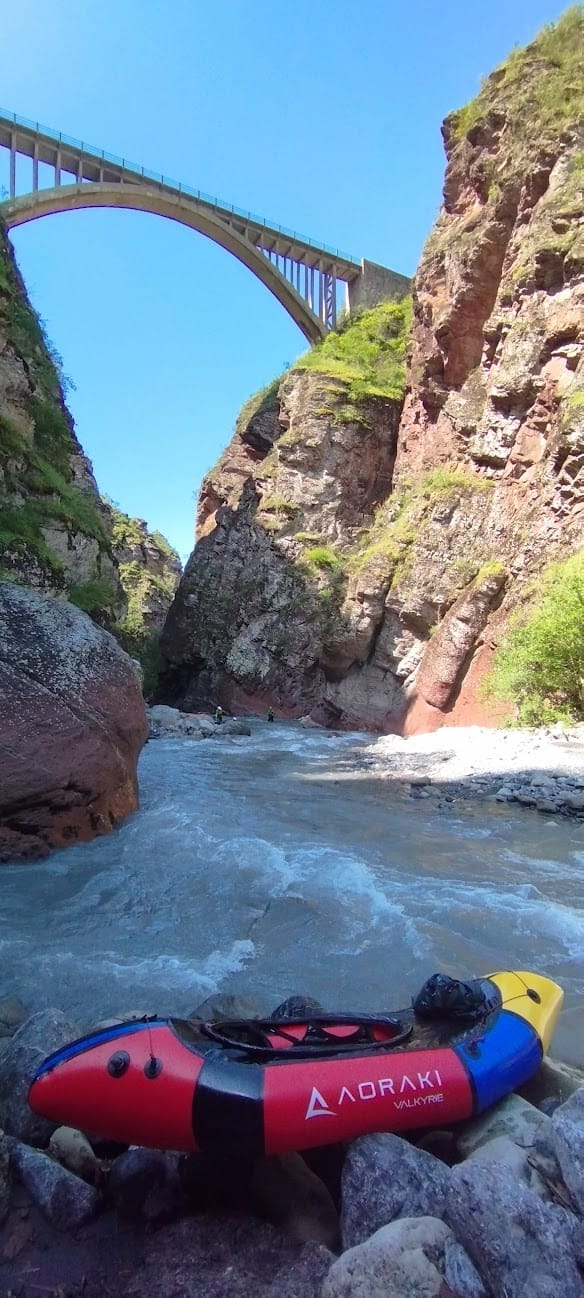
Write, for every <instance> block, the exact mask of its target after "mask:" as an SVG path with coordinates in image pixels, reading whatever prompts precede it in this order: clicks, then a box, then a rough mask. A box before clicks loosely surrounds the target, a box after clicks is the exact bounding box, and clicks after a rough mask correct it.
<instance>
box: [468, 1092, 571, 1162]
mask: <svg viewBox="0 0 584 1298" xmlns="http://www.w3.org/2000/svg"><path fill="white" fill-rule="evenodd" d="M549 1124H550V1119H549V1118H548V1117H547V1116H546V1114H545V1113H541V1112H540V1110H539V1109H536V1108H535V1107H534V1105H533V1104H529V1103H528V1101H527V1100H523V1099H522V1098H521V1096H520V1095H507V1096H506V1097H505V1099H504V1100H501V1102H500V1104H497V1105H496V1106H495V1108H494V1109H489V1110H488V1111H487V1112H486V1113H484V1114H482V1115H481V1117H480V1118H476V1119H475V1121H474V1122H467V1123H465V1125H464V1127H463V1128H462V1131H461V1132H460V1135H459V1137H458V1142H457V1143H458V1150H459V1154H460V1157H461V1158H468V1156H469V1155H470V1154H472V1153H474V1151H475V1149H479V1148H480V1146H481V1145H486V1144H487V1142H488V1141H490V1140H494V1139H495V1137H496V1136H509V1137H510V1139H511V1140H513V1141H515V1144H516V1145H520V1146H521V1148H522V1149H527V1148H529V1146H531V1145H533V1144H534V1143H535V1139H536V1136H538V1135H539V1134H540V1132H543V1131H547V1130H548V1129H549Z"/></svg>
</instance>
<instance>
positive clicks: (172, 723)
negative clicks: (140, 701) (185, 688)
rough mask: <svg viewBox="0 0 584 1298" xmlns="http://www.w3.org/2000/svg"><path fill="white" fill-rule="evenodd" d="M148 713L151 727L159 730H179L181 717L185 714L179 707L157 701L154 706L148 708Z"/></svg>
mask: <svg viewBox="0 0 584 1298" xmlns="http://www.w3.org/2000/svg"><path fill="white" fill-rule="evenodd" d="M146 715H147V717H148V720H149V722H150V726H151V728H152V729H154V730H155V731H159V730H177V729H178V723H179V720H180V717H181V716H182V715H183V714H182V713H181V712H180V710H179V708H171V707H167V705H166V704H165V703H156V704H154V706H153V707H150V708H147V709H146Z"/></svg>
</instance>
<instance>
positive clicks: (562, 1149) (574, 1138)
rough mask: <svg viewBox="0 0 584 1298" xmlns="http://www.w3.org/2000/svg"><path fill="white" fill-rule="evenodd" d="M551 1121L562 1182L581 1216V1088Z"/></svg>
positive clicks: (583, 1172) (583, 1184)
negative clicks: (564, 1183)
mask: <svg viewBox="0 0 584 1298" xmlns="http://www.w3.org/2000/svg"><path fill="white" fill-rule="evenodd" d="M551 1123H552V1140H553V1145H554V1150H555V1153H556V1157H557V1159H558V1162H559V1164H560V1167H561V1169H562V1174H563V1177H564V1181H565V1182H566V1185H567V1187H568V1189H569V1191H570V1194H571V1195H572V1197H573V1199H574V1201H575V1203H576V1204H577V1205H578V1209H579V1211H580V1213H581V1214H582V1216H584V1087H582V1088H581V1089H580V1090H579V1091H575V1093H574V1095H572V1096H571V1097H570V1099H569V1100H566V1103H565V1104H562V1105H561V1107H560V1108H559V1109H556V1111H555V1113H554V1115H553V1117H552V1120H551Z"/></svg>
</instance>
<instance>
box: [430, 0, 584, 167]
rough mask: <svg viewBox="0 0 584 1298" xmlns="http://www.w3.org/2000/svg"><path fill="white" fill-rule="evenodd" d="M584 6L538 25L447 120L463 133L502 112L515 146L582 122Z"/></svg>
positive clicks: (583, 117) (570, 9)
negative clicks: (491, 113) (526, 41)
mask: <svg viewBox="0 0 584 1298" xmlns="http://www.w3.org/2000/svg"><path fill="white" fill-rule="evenodd" d="M583 48H584V7H583V6H582V5H573V6H571V7H570V8H569V9H567V10H566V12H565V13H564V14H562V17H561V18H559V19H558V21H557V22H556V23H551V24H550V25H549V26H547V27H544V28H543V29H542V31H541V32H539V34H538V35H537V36H536V38H535V40H534V41H532V42H531V44H530V45H526V46H525V47H524V48H522V49H515V50H513V51H512V52H511V54H510V55H509V56H508V58H507V59H506V60H505V62H504V63H502V64H500V66H499V67H498V68H496V69H495V71H494V72H492V73H491V74H490V76H488V77H487V78H486V80H485V81H484V82H483V84H482V86H481V89H480V92H479V94H478V95H477V96H476V98H475V99H473V100H471V102H470V103H469V104H466V105H465V106H464V108H461V109H459V110H458V112H455V113H452V114H451V116H450V118H449V119H448V120H449V121H450V123H451V125H453V127H454V131H455V134H456V136H457V137H458V138H459V139H461V138H462V137H463V136H465V135H467V134H468V132H469V131H470V130H471V128H472V127H473V126H475V125H476V123H477V122H478V121H480V120H481V119H482V118H484V117H486V115H487V114H488V113H489V111H491V110H493V109H494V110H496V111H499V112H501V111H502V112H504V113H505V115H506V118H507V127H508V130H509V131H510V132H511V135H512V137H513V138H514V140H515V141H516V143H517V144H518V145H521V143H522V142H524V141H526V140H528V139H532V140H533V141H534V143H536V144H538V145H539V146H540V147H541V144H542V137H545V136H546V135H548V134H550V133H553V134H555V135H557V134H558V133H561V132H562V131H563V130H565V129H567V128H569V127H571V126H577V125H578V124H581V123H582V121H583V120H584V69H583V63H584V59H583Z"/></svg>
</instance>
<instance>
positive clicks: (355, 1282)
mask: <svg viewBox="0 0 584 1298" xmlns="http://www.w3.org/2000/svg"><path fill="white" fill-rule="evenodd" d="M449 1237H451V1233H450V1231H449V1229H448V1227H447V1226H445V1225H444V1222H443V1221H438V1220H437V1219H436V1218H435V1217H416V1218H411V1217H410V1218H408V1217H406V1218H403V1219H402V1220H401V1221H393V1222H391V1223H390V1225H388V1226H382V1228H381V1230H378V1231H376V1233H375V1234H374V1235H372V1236H371V1238H370V1239H368V1240H366V1241H365V1242H364V1243H363V1244H359V1245H357V1246H356V1247H355V1248H350V1249H349V1250H348V1251H347V1252H346V1253H343V1254H342V1256H341V1257H340V1258H339V1259H338V1260H337V1261H336V1262H335V1263H334V1264H333V1266H332V1267H331V1269H330V1271H329V1273H328V1275H327V1277H326V1280H325V1282H324V1284H323V1287H322V1298H405V1296H406V1295H407V1298H438V1296H439V1295H440V1294H443V1295H444V1293H445V1290H444V1279H443V1275H442V1271H441V1269H440V1268H441V1266H442V1265H443V1258H444V1247H445V1243H446V1240H447V1239H448V1238H449Z"/></svg>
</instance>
